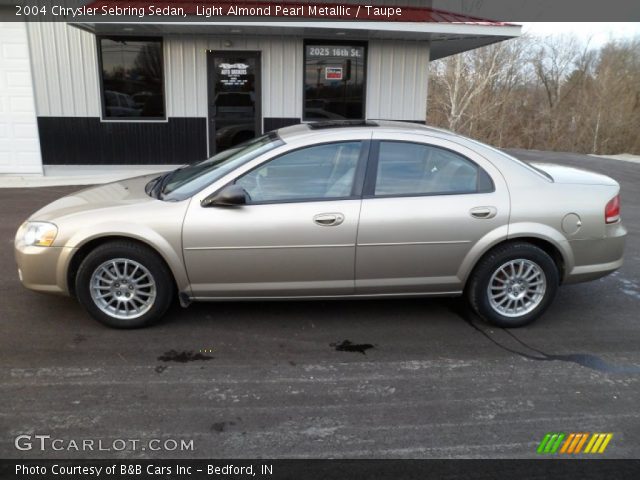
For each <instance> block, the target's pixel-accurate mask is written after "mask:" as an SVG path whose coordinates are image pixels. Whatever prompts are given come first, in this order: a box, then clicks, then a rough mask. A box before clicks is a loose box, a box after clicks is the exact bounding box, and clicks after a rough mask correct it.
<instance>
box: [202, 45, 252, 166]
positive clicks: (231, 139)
mask: <svg viewBox="0 0 640 480" xmlns="http://www.w3.org/2000/svg"><path fill="white" fill-rule="evenodd" d="M207 70H208V73H207V75H208V76H207V80H208V94H209V155H214V154H216V153H218V152H220V151H222V150H226V149H227V148H230V147H233V146H234V145H237V144H239V143H242V142H244V141H246V140H249V139H251V138H254V137H256V136H259V135H261V134H262V125H261V124H262V115H261V112H260V105H261V98H260V93H261V92H260V52H244V51H221V52H209V53H208V56H207Z"/></svg>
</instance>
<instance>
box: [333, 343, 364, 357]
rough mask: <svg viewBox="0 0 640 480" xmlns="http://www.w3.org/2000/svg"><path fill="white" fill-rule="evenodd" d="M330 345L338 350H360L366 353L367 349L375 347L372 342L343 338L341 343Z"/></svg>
mask: <svg viewBox="0 0 640 480" xmlns="http://www.w3.org/2000/svg"><path fill="white" fill-rule="evenodd" d="M329 346H330V347H334V348H335V349H336V351H338V352H358V353H361V354H363V355H366V351H367V350H369V349H370V348H374V347H373V345H371V344H370V343H352V342H350V341H349V340H343V341H342V342H341V343H330V344H329Z"/></svg>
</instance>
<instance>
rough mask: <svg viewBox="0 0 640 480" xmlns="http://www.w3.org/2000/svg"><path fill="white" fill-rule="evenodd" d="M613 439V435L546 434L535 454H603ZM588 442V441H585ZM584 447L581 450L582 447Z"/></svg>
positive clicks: (582, 433)
mask: <svg viewBox="0 0 640 480" xmlns="http://www.w3.org/2000/svg"><path fill="white" fill-rule="evenodd" d="M612 438H613V433H594V434H589V433H584V432H581V433H577V432H573V433H568V434H565V433H557V432H551V433H547V434H546V435H545V436H544V437H543V438H542V441H541V442H540V444H539V445H538V449H537V452H538V453H541V454H554V453H561V454H574V455H575V454H578V453H604V451H605V450H606V448H607V446H608V445H609V442H610V441H611V439H612ZM587 440H588V441H587ZM585 444H586V447H585V449H584V450H582V447H584V446H585Z"/></svg>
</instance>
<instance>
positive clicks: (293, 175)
mask: <svg viewBox="0 0 640 480" xmlns="http://www.w3.org/2000/svg"><path fill="white" fill-rule="evenodd" d="M360 144H361V142H341V143H330V144H323V145H315V146H312V147H307V148H302V149H300V150H296V151H294V152H290V153H286V154H284V155H282V156H280V157H278V158H276V159H274V160H271V161H269V162H268V163H267V164H265V165H262V166H260V167H258V168H257V169H255V170H253V171H251V172H249V173H248V174H246V175H245V176H243V177H241V178H240V179H238V180H237V181H236V184H237V185H240V186H241V187H243V188H244V189H245V190H246V191H247V192H248V193H249V196H250V197H251V202H252V203H255V202H272V201H292V200H312V199H323V198H344V197H349V196H350V195H351V188H352V186H353V179H354V177H355V171H356V165H357V164H358V157H359V155H360Z"/></svg>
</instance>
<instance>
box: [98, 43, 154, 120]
mask: <svg viewBox="0 0 640 480" xmlns="http://www.w3.org/2000/svg"><path fill="white" fill-rule="evenodd" d="M98 49H99V57H100V71H101V73H102V85H101V86H102V112H103V118H105V119H123V120H127V119H129V120H131V119H147V120H148V119H163V118H165V110H164V92H163V90H164V89H163V86H164V85H163V84H164V82H163V58H162V39H160V38H129V37H101V38H99V39H98Z"/></svg>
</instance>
